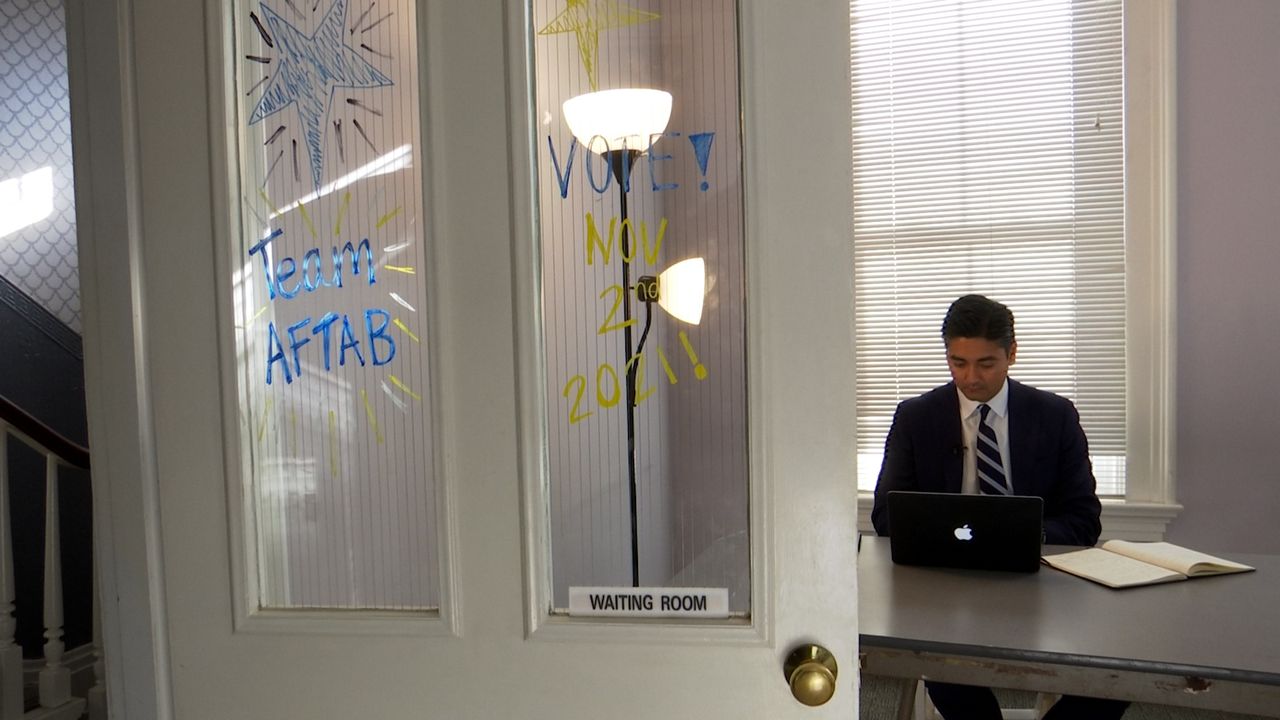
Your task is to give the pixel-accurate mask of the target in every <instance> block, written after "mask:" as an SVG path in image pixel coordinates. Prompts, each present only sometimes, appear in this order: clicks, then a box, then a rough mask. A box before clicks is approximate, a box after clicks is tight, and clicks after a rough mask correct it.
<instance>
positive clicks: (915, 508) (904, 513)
mask: <svg viewBox="0 0 1280 720" xmlns="http://www.w3.org/2000/svg"><path fill="white" fill-rule="evenodd" d="M888 502H889V505H888V508H889V547H890V551H891V554H892V557H893V561H894V562H895V563H898V564H901V565H928V566H933V567H952V568H966V569H971V570H1008V571H1014V572H1036V571H1037V570H1039V569H1040V549H1041V545H1042V543H1043V541H1044V524H1043V521H1044V501H1043V500H1042V499H1041V498H1038V497H1030V496H1023V495H961V494H958V493H934V492H909V491H905V490H895V491H892V492H890V493H889V495H888Z"/></svg>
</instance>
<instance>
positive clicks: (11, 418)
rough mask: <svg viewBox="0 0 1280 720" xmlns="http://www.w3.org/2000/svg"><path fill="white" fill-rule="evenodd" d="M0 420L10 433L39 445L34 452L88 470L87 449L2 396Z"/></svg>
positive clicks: (0, 400)
mask: <svg viewBox="0 0 1280 720" xmlns="http://www.w3.org/2000/svg"><path fill="white" fill-rule="evenodd" d="M0 420H3V421H4V422H5V423H6V424H7V425H8V426H9V429H10V430H11V431H14V430H16V431H17V434H18V436H19V437H22V436H25V437H26V438H27V439H29V440H32V441H34V442H35V443H36V444H37V445H39V446H40V447H37V448H36V450H39V451H40V452H42V453H44V452H50V453H53V454H54V455H57V456H58V458H59V459H61V460H62V461H63V462H65V463H66V464H68V465H71V466H72V467H78V468H80V469H82V470H88V469H89V448H87V447H85V446H83V445H80V444H78V443H75V442H72V441H70V440H68V439H67V438H65V437H63V436H62V434H61V433H59V432H58V431H57V430H54V429H53V428H51V427H49V426H48V425H45V424H44V423H42V422H40V421H39V420H37V419H36V418H35V417H34V416H33V415H31V414H30V413H28V412H27V411H26V410H23V409H22V408H20V407H18V406H17V405H15V404H14V403H13V402H11V401H10V400H9V399H8V398H6V397H5V396H3V395H0Z"/></svg>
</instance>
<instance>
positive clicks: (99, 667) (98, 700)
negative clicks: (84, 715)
mask: <svg viewBox="0 0 1280 720" xmlns="http://www.w3.org/2000/svg"><path fill="white" fill-rule="evenodd" d="M106 681H107V663H106V660H105V659H104V658H103V655H102V605H101V604H100V602H99V600H98V553H97V549H96V548H95V549H94V552H93V687H91V688H89V692H88V695H87V696H86V699H87V700H88V702H89V720H107V686H106Z"/></svg>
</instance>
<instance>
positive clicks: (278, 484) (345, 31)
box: [230, 0, 439, 610]
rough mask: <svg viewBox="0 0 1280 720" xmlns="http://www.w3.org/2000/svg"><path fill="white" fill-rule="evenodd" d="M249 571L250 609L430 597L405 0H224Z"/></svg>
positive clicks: (418, 221)
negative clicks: (230, 42) (230, 68)
mask: <svg viewBox="0 0 1280 720" xmlns="http://www.w3.org/2000/svg"><path fill="white" fill-rule="evenodd" d="M233 20H234V24H235V42H236V45H235V50H236V51H235V53H234V57H233V62H235V63H236V65H237V84H236V87H235V88H234V91H233V98H234V107H235V118H234V123H235V130H236V133H237V138H238V150H239V153H238V155H239V159H240V197H239V198H237V199H238V201H239V206H240V209H241V222H242V225H241V228H240V232H239V233H238V234H237V236H236V237H233V238H232V239H231V240H230V242H232V243H233V245H234V247H233V250H232V251H233V252H234V257H235V258H236V263H237V270H236V271H235V273H234V277H233V278H232V282H233V285H234V290H233V297H234V302H235V307H234V313H235V315H234V317H235V325H236V334H235V337H236V357H237V361H238V362H237V367H236V372H237V375H236V382H237V388H238V394H239V402H240V418H241V455H242V457H243V458H244V459H245V473H244V475H245V496H246V507H245V508H244V514H245V517H246V518H247V521H248V522H249V523H251V529H252V531H253V540H254V543H253V546H252V547H250V548H248V552H249V553H250V557H249V558H248V563H247V565H248V567H250V568H252V569H253V570H252V571H253V572H254V573H255V575H256V583H257V587H258V590H259V593H258V602H259V604H260V605H261V606H262V607H267V608H355V609H361V608H366V609H415V610H422V609H431V608H435V607H437V606H438V604H439V600H438V595H439V573H438V562H437V558H436V522H435V519H436V486H435V477H434V472H433V466H434V455H435V447H434V443H433V435H432V432H431V381H430V373H429V368H428V362H427V359H428V352H427V348H428V342H429V338H430V328H429V327H428V325H427V312H426V309H427V304H428V300H429V299H428V297H427V293H426V285H425V281H424V277H425V275H426V268H425V264H426V263H427V257H428V254H427V248H426V241H427V238H426V237H425V236H424V234H423V228H424V226H425V223H424V222H423V220H424V218H425V215H424V210H425V209H424V208H423V201H422V198H423V192H422V177H423V158H422V148H421V146H420V144H419V137H420V117H419V110H420V108H419V98H418V87H419V85H418V38H417V33H416V20H415V7H414V3H412V2H410V1H408V0H395V1H392V2H388V1H387V0H379V2H377V3H374V2H369V1H368V0H267V1H266V2H256V1H254V2H245V1H243V0H241V1H238V2H237V4H236V6H235V11H234V17H233Z"/></svg>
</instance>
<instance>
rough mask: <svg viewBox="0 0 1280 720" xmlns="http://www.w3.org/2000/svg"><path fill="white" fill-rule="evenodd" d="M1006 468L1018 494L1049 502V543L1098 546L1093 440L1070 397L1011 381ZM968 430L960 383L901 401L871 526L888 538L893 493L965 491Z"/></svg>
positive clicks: (1046, 512)
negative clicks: (888, 501) (964, 425)
mask: <svg viewBox="0 0 1280 720" xmlns="http://www.w3.org/2000/svg"><path fill="white" fill-rule="evenodd" d="M1008 413H1009V464H1010V466H1011V467H1010V475H1011V476H1012V477H1013V492H1014V494H1015V495H1038V496H1039V497H1041V498H1044V529H1045V542H1047V543H1049V544H1053V545H1093V544H1094V543H1096V542H1097V541H1098V535H1099V534H1100V533H1101V532H1102V522H1101V519H1100V515H1101V512H1102V506H1101V504H1100V503H1099V502H1098V496H1097V494H1096V482H1095V480H1094V477H1093V465H1092V464H1091V463H1090V461H1089V443H1088V441H1087V440H1086V439H1085V436H1084V430H1083V429H1081V427H1080V414H1079V413H1078V412H1076V408H1075V406H1074V405H1072V404H1071V401H1070V400H1067V399H1066V398H1064V397H1060V396H1058V395H1054V394H1053V393H1049V392H1045V391H1043V390H1037V389H1035V388H1033V387H1031V386H1029V385H1023V384H1022V383H1019V382H1017V381H1015V380H1012V379H1010V380H1009V408H1008ZM963 448H964V430H963V428H962V427H961V421H960V399H959V397H958V396H957V395H956V386H955V383H947V384H946V385H943V386H941V387H938V388H934V389H933V390H930V391H929V392H927V393H925V394H923V395H920V396H918V397H914V398H911V399H909V400H904V401H903V402H901V403H900V404H899V405H898V410H897V412H895V413H894V416H893V426H892V427H891V428H890V429H889V436H888V438H887V439H886V440H885V448H884V463H883V464H882V465H881V466H880V479H879V480H878V481H877V482H876V493H875V505H874V506H873V507H872V510H871V522H872V524H873V525H875V528H876V532H877V533H878V534H880V535H888V534H889V513H888V508H887V507H886V497H885V496H886V494H887V493H888V492H889V491H890V490H924V491H929V492H953V493H958V492H960V484H961V481H962V479H963V475H964V449H963Z"/></svg>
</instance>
